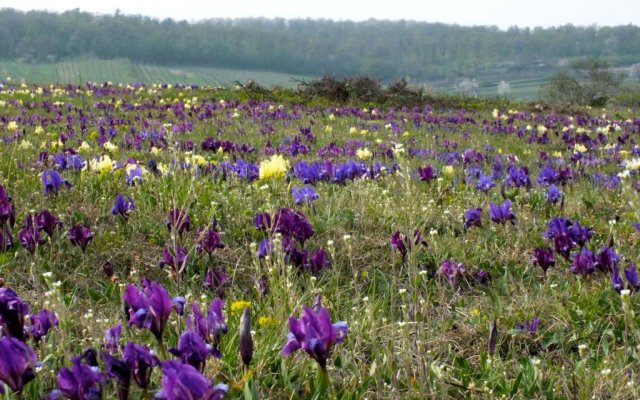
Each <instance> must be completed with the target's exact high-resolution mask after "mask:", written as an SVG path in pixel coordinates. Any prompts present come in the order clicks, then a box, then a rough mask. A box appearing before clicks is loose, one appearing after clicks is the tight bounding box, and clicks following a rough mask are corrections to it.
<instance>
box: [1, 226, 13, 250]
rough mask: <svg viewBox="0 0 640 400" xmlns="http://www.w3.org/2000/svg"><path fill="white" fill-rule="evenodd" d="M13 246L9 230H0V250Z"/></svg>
mask: <svg viewBox="0 0 640 400" xmlns="http://www.w3.org/2000/svg"><path fill="white" fill-rule="evenodd" d="M12 246H13V236H12V235H11V231H10V230H5V231H3V230H0V251H7V250H9V249H10V248H11V247H12Z"/></svg>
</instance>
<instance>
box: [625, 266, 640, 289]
mask: <svg viewBox="0 0 640 400" xmlns="http://www.w3.org/2000/svg"><path fill="white" fill-rule="evenodd" d="M624 276H625V278H627V282H629V285H631V287H632V288H633V289H634V290H636V291H638V290H640V278H638V271H637V270H636V266H635V264H634V263H629V268H627V269H625V270H624Z"/></svg>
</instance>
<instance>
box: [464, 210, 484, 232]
mask: <svg viewBox="0 0 640 400" xmlns="http://www.w3.org/2000/svg"><path fill="white" fill-rule="evenodd" d="M472 226H477V227H481V226H482V208H470V209H469V210H467V212H465V213H464V229H469V228H471V227H472Z"/></svg>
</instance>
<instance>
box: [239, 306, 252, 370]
mask: <svg viewBox="0 0 640 400" xmlns="http://www.w3.org/2000/svg"><path fill="white" fill-rule="evenodd" d="M239 331H240V333H239V339H238V341H239V344H238V348H239V349H240V358H241V359H242V362H243V363H244V365H245V367H247V368H248V367H249V364H250V363H251V358H253V337H252V335H251V309H250V308H249V307H246V308H245V309H244V311H243V313H242V317H241V318H240V328H239Z"/></svg>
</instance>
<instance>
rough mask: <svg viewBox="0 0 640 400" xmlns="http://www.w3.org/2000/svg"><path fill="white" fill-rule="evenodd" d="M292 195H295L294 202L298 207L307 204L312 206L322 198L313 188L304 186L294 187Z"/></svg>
mask: <svg viewBox="0 0 640 400" xmlns="http://www.w3.org/2000/svg"><path fill="white" fill-rule="evenodd" d="M291 193H292V195H293V200H294V201H295V203H296V204H298V205H300V204H302V203H307V204H308V205H309V206H311V203H312V202H313V201H314V200H317V199H318V198H319V197H320V196H319V195H318V193H316V191H315V190H313V188H312V187H311V186H304V187H301V188H300V187H298V186H294V187H293V189H291Z"/></svg>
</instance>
